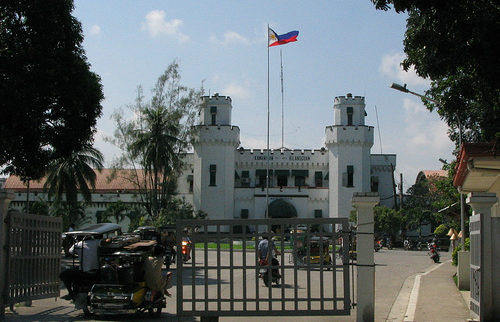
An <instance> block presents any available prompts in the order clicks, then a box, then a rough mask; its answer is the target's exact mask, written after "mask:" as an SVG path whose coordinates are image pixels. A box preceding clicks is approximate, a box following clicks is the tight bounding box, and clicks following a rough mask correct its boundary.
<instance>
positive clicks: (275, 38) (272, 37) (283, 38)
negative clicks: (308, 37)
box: [268, 28, 299, 47]
mask: <svg viewBox="0 0 500 322" xmlns="http://www.w3.org/2000/svg"><path fill="white" fill-rule="evenodd" d="M298 35H299V32H298V31H297V30H294V31H290V32H289V33H286V34H284V35H278V34H277V33H276V32H274V30H272V29H271V28H268V39H269V47H273V46H279V45H284V44H287V43H289V42H294V41H297V36H298Z"/></svg>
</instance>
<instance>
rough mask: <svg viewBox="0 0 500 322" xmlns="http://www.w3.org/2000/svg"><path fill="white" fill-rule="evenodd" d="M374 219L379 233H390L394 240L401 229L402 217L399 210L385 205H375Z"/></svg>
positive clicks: (376, 231) (375, 228) (376, 230)
mask: <svg viewBox="0 0 500 322" xmlns="http://www.w3.org/2000/svg"><path fill="white" fill-rule="evenodd" d="M374 219H375V225H374V230H375V234H377V235H390V236H391V237H392V240H394V239H395V236H396V235H397V234H398V233H399V231H400V230H401V224H402V218H401V214H400V213H399V211H396V210H394V209H390V208H387V207H384V206H380V207H375V209H374Z"/></svg>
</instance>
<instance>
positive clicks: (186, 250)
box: [181, 237, 192, 263]
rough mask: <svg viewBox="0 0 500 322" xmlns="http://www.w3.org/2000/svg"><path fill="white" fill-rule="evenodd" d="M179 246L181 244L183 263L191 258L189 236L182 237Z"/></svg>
mask: <svg viewBox="0 0 500 322" xmlns="http://www.w3.org/2000/svg"><path fill="white" fill-rule="evenodd" d="M181 246H182V250H181V251H182V260H183V261H184V263H186V262H187V261H189V260H190V259H191V247H192V242H191V239H190V238H189V237H183V238H182V242H181Z"/></svg>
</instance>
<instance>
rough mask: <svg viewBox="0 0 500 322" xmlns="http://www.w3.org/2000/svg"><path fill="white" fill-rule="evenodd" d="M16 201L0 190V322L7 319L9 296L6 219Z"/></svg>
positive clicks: (10, 193)
mask: <svg viewBox="0 0 500 322" xmlns="http://www.w3.org/2000/svg"><path fill="white" fill-rule="evenodd" d="M12 199H14V194H13V193H12V192H7V191H1V190H0V320H4V318H5V299H6V296H7V288H8V285H7V251H6V249H5V248H4V246H5V245H6V243H7V238H8V235H9V234H8V231H7V224H6V222H5V219H6V218H7V210H8V209H9V204H10V202H11V200H12Z"/></svg>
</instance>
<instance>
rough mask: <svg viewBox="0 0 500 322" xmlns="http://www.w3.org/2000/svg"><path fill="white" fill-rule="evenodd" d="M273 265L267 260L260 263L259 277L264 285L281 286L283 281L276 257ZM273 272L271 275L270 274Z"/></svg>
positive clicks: (272, 262) (273, 259)
mask: <svg viewBox="0 0 500 322" xmlns="http://www.w3.org/2000/svg"><path fill="white" fill-rule="evenodd" d="M271 264H272V265H269V262H268V260H267V259H261V260H260V261H259V266H260V269H259V277H260V278H262V281H263V282H264V285H265V286H267V287H270V286H272V283H274V284H276V285H279V284H280V280H281V274H280V273H279V270H278V266H279V261H278V259H277V258H276V257H273V258H272V260H271ZM270 272H271V274H269V273H270Z"/></svg>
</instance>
